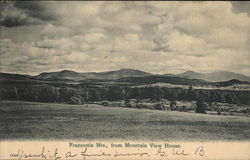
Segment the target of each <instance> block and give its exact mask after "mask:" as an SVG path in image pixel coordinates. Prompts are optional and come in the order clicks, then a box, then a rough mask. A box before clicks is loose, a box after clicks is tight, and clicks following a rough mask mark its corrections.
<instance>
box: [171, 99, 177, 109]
mask: <svg viewBox="0 0 250 160" xmlns="http://www.w3.org/2000/svg"><path fill="white" fill-rule="evenodd" d="M175 107H176V101H171V102H170V110H175Z"/></svg>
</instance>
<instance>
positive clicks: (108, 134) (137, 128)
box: [0, 101, 250, 141]
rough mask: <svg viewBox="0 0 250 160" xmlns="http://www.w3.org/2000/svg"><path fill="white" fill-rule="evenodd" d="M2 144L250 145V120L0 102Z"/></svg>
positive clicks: (99, 107)
mask: <svg viewBox="0 0 250 160" xmlns="http://www.w3.org/2000/svg"><path fill="white" fill-rule="evenodd" d="M0 139H2V140H3V139H29V140H31V139H60V140H63V139H81V140H86V139H88V140H95V139H102V140H111V139H112V140H115V139H119V140H160V141H168V140H169V141H171V140H182V141H183V140H184V141H192V140H199V141H207V140H211V141H215V140H230V141H234V140H250V118H249V117H240V116H218V115H203V114H195V113H185V112H175V111H157V110H146V109H131V108H120V107H103V106H100V105H95V104H89V105H88V107H87V108H86V107H84V106H81V105H67V104H54V103H35V102H18V101H0Z"/></svg>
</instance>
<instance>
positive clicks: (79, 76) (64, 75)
mask: <svg viewBox="0 0 250 160" xmlns="http://www.w3.org/2000/svg"><path fill="white" fill-rule="evenodd" d="M149 75H152V74H151V73H147V72H143V71H140V70H135V69H120V70H117V71H109V72H86V73H80V72H74V71H70V70H63V71H59V72H44V73H41V74H39V75H38V76H36V78H40V79H47V80H58V79H68V80H76V81H80V80H86V79H103V80H107V79H109V80H112V79H119V78H123V77H144V76H149Z"/></svg>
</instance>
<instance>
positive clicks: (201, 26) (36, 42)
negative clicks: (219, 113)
mask: <svg viewBox="0 0 250 160" xmlns="http://www.w3.org/2000/svg"><path fill="white" fill-rule="evenodd" d="M0 5H1V8H0V9H1V11H2V12H1V16H0V29H1V35H0V38H1V42H0V47H1V48H0V49H1V50H0V51H1V64H0V65H1V72H11V73H21V74H31V75H36V74H38V73H40V72H50V71H59V70H63V69H69V70H74V71H80V72H90V71H97V72H99V71H108V70H117V69H120V68H134V69H140V70H144V71H148V72H152V73H181V72H184V71H186V70H193V71H197V72H203V73H207V72H213V71H218V70H226V71H233V72H238V73H243V74H245V75H250V53H249V50H250V45H249V44H250V40H249V39H250V31H249V30H250V2H142V1H141V2H115V1H113V2H112V1H110V2H100V1H97V2H66V1H63V2H58V1H57V2H50V1H45V2H42V1H40V2H26V3H25V2H1V3H0Z"/></svg>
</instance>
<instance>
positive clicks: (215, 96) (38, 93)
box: [0, 84, 250, 105]
mask: <svg viewBox="0 0 250 160" xmlns="http://www.w3.org/2000/svg"><path fill="white" fill-rule="evenodd" d="M249 95H250V91H233V90H216V89H214V90H206V89H193V88H192V86H190V87H189V89H184V88H167V87H130V86H116V85H112V86H102V85H101V86H91V85H76V86H73V85H65V86H63V85H61V86H54V85H48V84H42V85H27V84H26V85H5V86H1V88H0V100H24V101H36V102H62V103H70V102H72V101H73V102H75V101H77V102H79V103H90V102H94V101H104V100H107V101H119V100H125V101H126V100H128V99H137V100H140V99H153V100H159V101H160V100H161V99H167V100H170V101H177V100H184V101H193V100H196V101H197V100H199V99H202V100H204V101H205V102H221V103H232V104H238V105H242V104H250V96H249Z"/></svg>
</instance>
